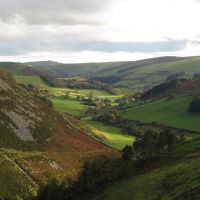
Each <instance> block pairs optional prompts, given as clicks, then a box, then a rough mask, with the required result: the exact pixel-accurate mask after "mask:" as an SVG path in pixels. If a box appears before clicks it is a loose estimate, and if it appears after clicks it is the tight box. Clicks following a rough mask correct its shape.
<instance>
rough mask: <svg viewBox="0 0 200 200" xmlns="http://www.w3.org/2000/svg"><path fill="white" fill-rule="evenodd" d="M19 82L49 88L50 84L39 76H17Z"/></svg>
mask: <svg viewBox="0 0 200 200" xmlns="http://www.w3.org/2000/svg"><path fill="white" fill-rule="evenodd" d="M15 79H16V81H17V83H23V84H32V85H34V86H37V87H39V88H45V89H46V88H49V86H48V85H47V84H46V83H45V82H44V81H43V80H42V79H41V78H40V77H39V76H15Z"/></svg>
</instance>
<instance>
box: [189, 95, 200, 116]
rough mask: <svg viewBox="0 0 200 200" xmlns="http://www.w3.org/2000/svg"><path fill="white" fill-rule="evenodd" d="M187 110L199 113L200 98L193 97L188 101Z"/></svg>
mask: <svg viewBox="0 0 200 200" xmlns="http://www.w3.org/2000/svg"><path fill="white" fill-rule="evenodd" d="M188 112H191V113H200V99H199V98H198V99H193V100H192V102H191V103H190V106H189V109H188Z"/></svg>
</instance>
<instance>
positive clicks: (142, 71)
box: [0, 56, 200, 89]
mask: <svg viewBox="0 0 200 200" xmlns="http://www.w3.org/2000/svg"><path fill="white" fill-rule="evenodd" d="M0 68H3V69H6V70H8V71H10V72H11V73H12V74H13V75H18V76H20V75H21V76H22V75H41V74H42V75H46V76H50V77H54V78H65V77H69V76H79V77H80V76H84V77H89V78H90V79H95V80H99V81H102V82H104V83H109V84H113V85H114V86H117V87H132V88H141V89H146V88H150V87H152V86H154V85H157V84H160V83H162V82H164V81H165V80H173V79H177V78H191V77H193V76H194V75H198V74H200V58H199V57H170V56H168V57H158V58H151V59H145V60H139V61H125V62H107V63H106V62H105V63H75V64H63V63H58V62H53V61H38V62H29V63H24V64H22V63H0Z"/></svg>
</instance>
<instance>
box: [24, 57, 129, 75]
mask: <svg viewBox="0 0 200 200" xmlns="http://www.w3.org/2000/svg"><path fill="white" fill-rule="evenodd" d="M126 63H129V62H108V63H80V64H63V63H58V62H53V61H39V62H29V63H25V64H26V65H28V66H29V67H31V68H32V69H35V70H37V71H41V72H45V73H46V74H48V75H49V76H54V77H58V78H62V77H67V76H71V75H73V76H74V75H82V76H89V75H93V74H95V73H97V72H99V71H101V70H106V69H110V68H115V67H119V66H124V65H126Z"/></svg>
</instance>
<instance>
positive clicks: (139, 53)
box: [0, 0, 200, 63]
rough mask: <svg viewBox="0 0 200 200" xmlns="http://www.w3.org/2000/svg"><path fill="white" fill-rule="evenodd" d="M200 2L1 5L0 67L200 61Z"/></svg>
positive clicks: (53, 0)
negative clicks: (33, 63)
mask: <svg viewBox="0 0 200 200" xmlns="http://www.w3.org/2000/svg"><path fill="white" fill-rule="evenodd" d="M199 21H200V0H44V1H42V0H0V61H21V62H25V61H34V60H55V61H59V62H65V63H71V62H99V61H118V60H138V59H142V58H148V57H155V56H164V55H176V56H191V55H200V26H199Z"/></svg>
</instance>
